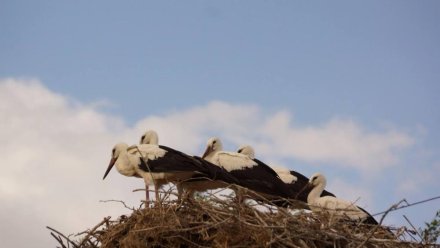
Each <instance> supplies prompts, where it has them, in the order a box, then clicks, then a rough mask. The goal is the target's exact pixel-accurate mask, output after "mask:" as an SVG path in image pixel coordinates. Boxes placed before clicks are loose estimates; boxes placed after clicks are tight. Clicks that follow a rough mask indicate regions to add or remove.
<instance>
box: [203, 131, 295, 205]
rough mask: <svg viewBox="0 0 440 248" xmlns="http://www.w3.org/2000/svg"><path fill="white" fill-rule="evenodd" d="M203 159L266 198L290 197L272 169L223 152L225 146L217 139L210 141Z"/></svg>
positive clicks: (284, 185) (245, 157) (238, 155)
mask: <svg viewBox="0 0 440 248" xmlns="http://www.w3.org/2000/svg"><path fill="white" fill-rule="evenodd" d="M202 158H204V159H205V160H207V161H209V162H211V163H213V164H215V165H218V166H220V167H222V168H224V169H225V170H226V171H228V172H230V173H231V174H232V175H233V176H235V177H236V178H237V179H238V180H239V182H240V185H241V186H244V187H246V188H249V189H251V190H253V191H256V192H259V193H263V194H264V196H265V197H268V198H279V197H282V198H287V197H288V196H289V189H288V188H287V186H286V184H284V183H283V181H281V179H280V178H279V177H278V174H277V173H276V172H275V171H274V170H273V169H272V168H270V167H269V166H268V165H266V164H264V163H263V162H261V161H259V160H256V159H251V158H250V157H248V156H246V155H244V154H240V153H237V152H227V151H223V144H222V142H221V141H220V139H219V138H217V137H213V138H210V139H209V140H208V143H207V147H206V150H205V152H204V154H203V156H202Z"/></svg>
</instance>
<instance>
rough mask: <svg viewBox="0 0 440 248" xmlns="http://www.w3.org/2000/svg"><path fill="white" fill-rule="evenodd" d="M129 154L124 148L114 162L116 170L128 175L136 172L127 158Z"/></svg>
mask: <svg viewBox="0 0 440 248" xmlns="http://www.w3.org/2000/svg"><path fill="white" fill-rule="evenodd" d="M129 155H130V154H128V153H127V151H126V150H123V151H121V153H120V154H119V156H118V159H117V160H116V164H115V166H116V169H117V170H118V172H119V173H121V174H122V175H124V176H128V177H130V176H133V175H134V174H135V173H136V172H135V167H134V166H133V163H132V161H130V159H129Z"/></svg>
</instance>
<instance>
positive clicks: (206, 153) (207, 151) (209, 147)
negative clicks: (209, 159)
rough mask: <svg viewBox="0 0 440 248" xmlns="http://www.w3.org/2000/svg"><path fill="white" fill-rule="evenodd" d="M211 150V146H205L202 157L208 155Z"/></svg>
mask: <svg viewBox="0 0 440 248" xmlns="http://www.w3.org/2000/svg"><path fill="white" fill-rule="evenodd" d="M212 151H213V149H212V147H211V146H208V147H206V150H205V152H204V153H203V155H202V158H203V159H204V158H205V157H206V156H208V155H209V154H210V153H211V152H212Z"/></svg>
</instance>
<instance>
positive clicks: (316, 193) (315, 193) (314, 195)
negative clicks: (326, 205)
mask: <svg viewBox="0 0 440 248" xmlns="http://www.w3.org/2000/svg"><path fill="white" fill-rule="evenodd" d="M324 188H325V184H323V183H320V184H318V185H316V186H315V187H314V188H313V189H312V190H311V191H310V193H309V195H308V196H307V203H309V204H313V203H314V202H315V201H316V200H317V199H319V197H321V194H322V191H324Z"/></svg>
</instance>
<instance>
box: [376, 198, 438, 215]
mask: <svg viewBox="0 0 440 248" xmlns="http://www.w3.org/2000/svg"><path fill="white" fill-rule="evenodd" d="M437 199H440V196H436V197H432V198H429V199H426V200H422V201H418V202H414V203H411V204H409V203H408V202H407V201H406V200H405V199H403V200H402V201H405V202H406V203H407V205H403V206H400V207H397V208H395V209H393V210H392V211H396V210H399V209H402V208H407V207H412V206H414V205H418V204H422V203H425V202H429V201H433V200H437ZM386 211H387V210H386ZM386 211H383V212H379V213H376V214H373V215H372V216H376V215H380V214H383V213H385V212H386Z"/></svg>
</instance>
